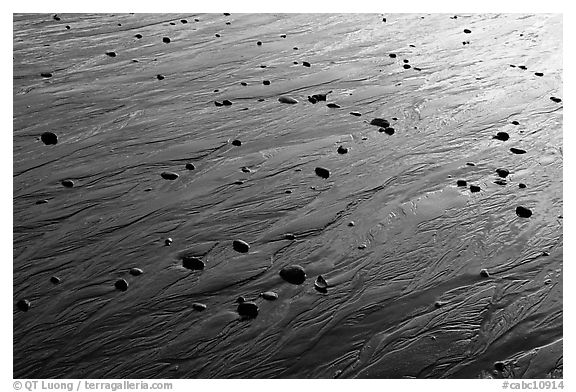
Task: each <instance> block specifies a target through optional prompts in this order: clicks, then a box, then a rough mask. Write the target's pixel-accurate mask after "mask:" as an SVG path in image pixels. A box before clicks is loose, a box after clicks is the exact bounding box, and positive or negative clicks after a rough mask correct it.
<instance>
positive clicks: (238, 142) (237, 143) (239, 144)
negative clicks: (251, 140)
mask: <svg viewBox="0 0 576 392" xmlns="http://www.w3.org/2000/svg"><path fill="white" fill-rule="evenodd" d="M232 145H233V146H237V147H240V146H241V145H242V142H241V141H240V140H238V139H234V140H232Z"/></svg>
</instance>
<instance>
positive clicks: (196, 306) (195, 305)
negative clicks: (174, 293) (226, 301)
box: [192, 302, 207, 312]
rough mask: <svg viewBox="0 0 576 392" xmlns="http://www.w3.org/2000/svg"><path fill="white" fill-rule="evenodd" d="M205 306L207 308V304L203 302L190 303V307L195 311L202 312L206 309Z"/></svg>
mask: <svg viewBox="0 0 576 392" xmlns="http://www.w3.org/2000/svg"><path fill="white" fill-rule="evenodd" d="M206 308H207V306H206V305H205V304H201V303H199V302H194V303H193V304H192V309H194V310H195V311H197V312H203V311H205V310H206Z"/></svg>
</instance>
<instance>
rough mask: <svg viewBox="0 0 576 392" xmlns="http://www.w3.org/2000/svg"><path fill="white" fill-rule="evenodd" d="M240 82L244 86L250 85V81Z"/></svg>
mask: <svg viewBox="0 0 576 392" xmlns="http://www.w3.org/2000/svg"><path fill="white" fill-rule="evenodd" d="M240 84H241V85H242V86H248V83H246V82H240Z"/></svg>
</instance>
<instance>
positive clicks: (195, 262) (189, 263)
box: [182, 256, 206, 271]
mask: <svg viewBox="0 0 576 392" xmlns="http://www.w3.org/2000/svg"><path fill="white" fill-rule="evenodd" d="M205 266H206V265H205V264H204V262H203V261H202V260H200V259H199V258H198V257H195V256H184V257H183V258H182V267H184V268H187V269H189V270H193V271H200V270H203V269H204V267H205Z"/></svg>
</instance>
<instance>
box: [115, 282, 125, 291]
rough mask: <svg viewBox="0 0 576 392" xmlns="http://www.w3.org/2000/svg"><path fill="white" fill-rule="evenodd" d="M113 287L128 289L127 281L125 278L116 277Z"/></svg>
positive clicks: (122, 289)
mask: <svg viewBox="0 0 576 392" xmlns="http://www.w3.org/2000/svg"><path fill="white" fill-rule="evenodd" d="M114 287H116V289H118V290H120V291H126V290H128V282H127V281H126V279H118V280H117V281H116V283H114Z"/></svg>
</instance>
